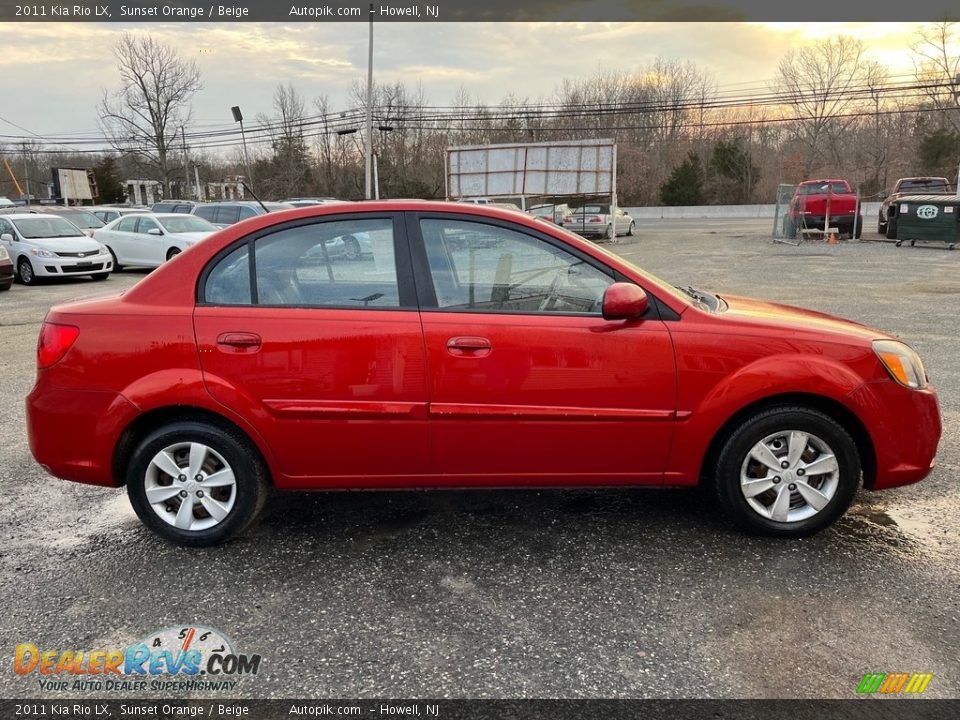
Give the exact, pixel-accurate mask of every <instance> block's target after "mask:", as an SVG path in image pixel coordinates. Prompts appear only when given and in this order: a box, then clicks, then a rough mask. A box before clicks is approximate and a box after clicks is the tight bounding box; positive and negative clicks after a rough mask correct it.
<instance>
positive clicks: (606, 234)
mask: <svg viewBox="0 0 960 720" xmlns="http://www.w3.org/2000/svg"><path fill="white" fill-rule="evenodd" d="M603 237H604V238H605V239H607V240H613V238H614V237H616V233H615V232H614V230H613V223H610V224H609V225H607V230H606V232H604V233H603Z"/></svg>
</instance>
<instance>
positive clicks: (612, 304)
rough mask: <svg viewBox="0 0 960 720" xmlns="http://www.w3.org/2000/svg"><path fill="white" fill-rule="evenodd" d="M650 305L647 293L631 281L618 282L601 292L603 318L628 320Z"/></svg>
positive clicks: (642, 312)
mask: <svg viewBox="0 0 960 720" xmlns="http://www.w3.org/2000/svg"><path fill="white" fill-rule="evenodd" d="M649 305H650V300H649V299H648V298H647V293H645V292H644V291H643V288H641V287H639V286H637V285H634V284H633V283H626V282H618V283H614V284H613V285H611V286H610V287H608V288H607V289H606V290H605V291H604V293H603V318H604V320H630V319H632V318H637V317H640V316H641V315H643V314H644V313H645V312H646V311H647V308H648V307H649Z"/></svg>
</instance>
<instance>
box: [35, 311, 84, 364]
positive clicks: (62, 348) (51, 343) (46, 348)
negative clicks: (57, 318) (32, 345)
mask: <svg viewBox="0 0 960 720" xmlns="http://www.w3.org/2000/svg"><path fill="white" fill-rule="evenodd" d="M79 335H80V328H78V327H75V326H73V325H58V324H57V323H51V322H44V323H43V327H41V328H40V339H39V340H38V341H37V367H38V368H41V369H42V368H48V367H50V366H51V365H55V364H56V363H58V362H60V360H61V358H63V356H64V355H66V354H67V350H69V349H70V348H71V346H72V345H73V343H75V342H76V341H77V337H79Z"/></svg>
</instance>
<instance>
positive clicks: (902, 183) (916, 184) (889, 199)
mask: <svg viewBox="0 0 960 720" xmlns="http://www.w3.org/2000/svg"><path fill="white" fill-rule="evenodd" d="M951 194H953V189H952V187H951V186H950V181H949V180H947V179H946V178H942V177H908V178H900V179H899V180H897V184H896V185H894V186H893V192H892V193H890V194H889V195H886V196H885V197H884V198H883V203H882V204H881V205H880V217H879V219H878V220H877V232H879V233H880V234H881V235H886V236H887V237H888V238H896V237H897V200H899V199H900V198H903V197H906V196H908V195H951Z"/></svg>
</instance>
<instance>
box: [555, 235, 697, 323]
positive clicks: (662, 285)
mask: <svg viewBox="0 0 960 720" xmlns="http://www.w3.org/2000/svg"><path fill="white" fill-rule="evenodd" d="M554 229H555V230H556V231H557V232H560V233H563V234H564V235H567V236H569V237H571V238H574V239H575V240H576V241H577V242H583V238H582V237H580V236H579V235H577V234H576V233H574V232H571V231H570V230H567V229H566V228H565V227H563V226H561V225H555V226H554ZM594 248H595V249H596V250H597V251H599V252H600V253H601V254H602V255H604V256H605V257H607V258H608V259H609V260H611V261H612V262H616V263H620V264H624V265H629V266H630V268H631V269H632V270H633V271H635V272H636V273H637V274H638V275H640V276H642V277H643V279H644V280H646V281H648V282H649V283H650V285H651V286H653V287H655V288H656V289H657V291H661V290H662V291H663V292H662V293H661V294H662V295H669V296H670V297H673V298H676V299H677V300H680V301H681V302H683V304H684V305H693V306H694V307H700V303H698V302H697V301H696V300H694V298H693V297H691V296H690V295H689V294H687V293H685V292H683V291H681V290H680V289H679V288H676V287H674V286H673V285H670V284H669V283H666V282H664V281H663V280H661V279H660V278H658V277H657V276H656V275H651V274H650V273H648V272H647V271H646V270H644V269H642V268H640V267H638V266H637V265H634V264H633V263H632V262H630V261H629V260H627V259H626V258H625V257H623V256H622V255H617V254H616V253H612V252H610V251H609V250H607V249H606V248H604V247H602V246H600V245H595V246H594Z"/></svg>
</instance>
